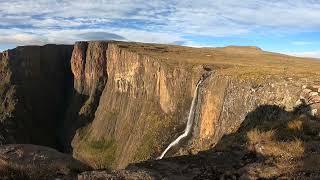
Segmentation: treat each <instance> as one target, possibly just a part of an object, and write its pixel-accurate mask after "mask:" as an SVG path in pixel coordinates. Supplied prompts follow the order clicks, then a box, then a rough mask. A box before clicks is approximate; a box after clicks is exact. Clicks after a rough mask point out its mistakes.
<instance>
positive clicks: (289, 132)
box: [128, 103, 320, 179]
mask: <svg viewBox="0 0 320 180" xmlns="http://www.w3.org/2000/svg"><path fill="white" fill-rule="evenodd" d="M310 111H311V107H310V106H309V105H307V104H306V103H302V104H301V105H300V106H298V107H296V108H295V109H293V110H292V111H286V110H285V109H284V108H283V107H279V106H276V105H262V106H259V107H257V108H256V109H255V110H253V111H252V112H249V113H248V114H247V116H246V118H245V120H244V121H243V123H242V124H241V127H240V128H239V129H238V131H237V132H236V133H232V134H228V135H225V136H223V137H222V138H221V140H220V141H219V143H218V144H217V145H216V146H215V147H214V148H212V149H210V150H208V151H203V152H200V153H199V154H197V155H186V156H180V157H171V158H167V159H163V160H160V161H149V162H145V163H141V164H134V165H130V166H128V168H129V169H130V168H134V167H144V168H147V169H152V171H153V172H157V173H158V175H159V174H160V175H159V177H161V178H162V177H169V176H172V175H175V174H180V175H181V176H183V177H185V176H188V177H192V176H193V177H194V179H219V178H220V179H221V178H223V179H238V178H240V177H242V178H245V179H259V178H267V179H268V178H275V177H283V178H287V177H293V176H294V177H297V178H312V179H313V178H319V177H320V173H319V172H320V168H319V167H320V148H319V145H318V144H319V142H320V137H319V132H320V119H319V118H317V117H314V116H311V115H310ZM154 170H156V171H154Z"/></svg>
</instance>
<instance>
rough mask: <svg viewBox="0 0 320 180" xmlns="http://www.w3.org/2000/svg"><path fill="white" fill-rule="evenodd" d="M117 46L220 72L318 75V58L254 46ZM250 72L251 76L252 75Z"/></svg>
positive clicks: (283, 75) (232, 73) (172, 62)
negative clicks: (286, 53) (211, 68)
mask: <svg viewBox="0 0 320 180" xmlns="http://www.w3.org/2000/svg"><path fill="white" fill-rule="evenodd" d="M118 44H119V46H120V47H121V48H125V49H126V50H129V51H133V52H137V53H139V54H142V55H147V56H149V57H152V58H154V59H156V60H158V61H162V62H164V63H168V64H171V65H174V64H180V65H181V64H184V65H185V66H190V67H191V66H195V65H202V64H206V65H210V66H212V67H214V69H216V70H220V71H221V73H223V74H227V75H237V76H239V75H240V76H242V77H243V78H249V77H261V78H265V77H264V76H265V75H275V74H278V75H281V76H282V77H288V76H290V77H296V76H297V77H306V76H308V77H310V78H311V77H318V76H319V75H320V72H319V71H318V70H319V69H320V61H319V60H316V59H311V58H298V57H293V56H287V55H283V54H278V53H271V52H265V51H262V50H260V49H258V48H256V47H240V46H229V47H225V48H191V47H183V46H175V45H162V44H144V43H123V42H118ZM252 75H253V76H252Z"/></svg>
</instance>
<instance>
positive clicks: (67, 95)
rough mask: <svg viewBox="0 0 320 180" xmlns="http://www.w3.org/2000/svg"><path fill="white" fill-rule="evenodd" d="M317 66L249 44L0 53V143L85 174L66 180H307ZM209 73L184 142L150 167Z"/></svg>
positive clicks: (315, 124)
mask: <svg viewBox="0 0 320 180" xmlns="http://www.w3.org/2000/svg"><path fill="white" fill-rule="evenodd" d="M319 69H320V61H319V60H316V59H306V58H297V57H291V56H286V55H281V54H276V53H270V52H265V51H263V50H261V49H259V48H256V47H237V46H229V47H226V48H190V47H182V46H173V45H160V44H143V43H127V42H117V41H95V42H77V43H76V44H75V45H74V46H69V45H46V46H24V47H17V48H16V49H12V50H8V51H5V52H3V53H1V54H0V80H1V81H0V100H1V107H0V143H1V144H3V146H2V147H3V148H4V149H8V147H6V146H5V144H25V145H23V148H26V149H27V151H28V152H29V151H35V152H43V150H42V151H41V148H43V147H42V146H49V147H51V148H55V149H57V150H59V151H61V152H64V153H68V154H70V155H71V154H72V156H73V157H74V158H75V159H77V160H74V161H75V162H76V163H79V164H81V166H82V167H84V166H85V165H84V164H87V165H89V166H91V168H93V169H96V171H88V170H90V169H89V168H88V167H87V169H84V168H82V169H81V170H77V171H76V172H77V173H78V175H75V174H71V175H69V174H68V173H64V174H63V175H62V177H65V178H78V179H119V178H120V179H121V178H122V179H163V178H168V179H219V178H227V179H228V178H231V179H239V178H243V179H256V178H275V177H284V178H285V177H289V178H290V177H293V176H295V177H301V178H311V179H312V178H316V177H319V173H317V172H319V171H318V170H319V169H317V168H314V167H315V166H313V167H311V166H310V164H314V163H318V164H319V163H320V148H319V147H318V146H317V145H316V144H317V143H319V130H320V129H319V128H320V126H319V122H320V121H319V113H320V109H319V103H320V96H319V91H320V78H319V77H320V76H319V75H320V73H319ZM208 71H210V72H211V75H210V76H209V77H208V78H207V79H206V80H205V81H204V82H203V83H202V85H201V87H199V90H198V96H197V100H196V102H197V103H196V104H195V107H194V112H193V116H194V119H193V121H194V123H193V126H192V130H191V133H189V134H188V137H187V138H185V139H183V140H182V141H181V142H180V143H179V145H178V146H175V147H174V148H172V149H170V151H169V152H168V153H167V154H166V157H167V158H165V159H163V160H155V159H156V158H157V157H158V156H160V154H161V153H162V152H163V151H164V149H165V148H166V147H167V146H168V145H169V144H170V143H171V142H172V141H173V140H175V139H176V138H177V137H178V136H179V135H181V134H182V133H183V131H184V129H185V126H186V123H187V119H188V113H189V110H190V105H191V101H192V99H193V92H194V91H195V88H196V84H197V82H198V81H199V79H200V78H201V76H202V75H203V74H205V73H207V72H208ZM26 144H36V145H42V146H34V145H26ZM12 146H14V145H12ZM17 146H18V145H17ZM18 147H19V148H20V146H18ZM284 147H290V148H289V149H287V150H283V149H285V148H284ZM14 148H16V147H14ZM37 149H39V150H37ZM281 150H282V151H281ZM21 151H22V150H21ZM19 152H20V151H19ZM45 152H47V151H45ZM50 152H51V151H50ZM0 153H1V156H0V157H2V156H3V157H6V152H4V151H2V152H0ZM14 154H15V155H16V156H20V155H19V153H14ZM39 154H41V153H39ZM49 154H50V153H49ZM10 156H12V154H11V155H10ZM39 156H40V155H39ZM48 156H49V155H48ZM61 156H63V157H64V156H68V155H61ZM54 157H55V159H56V160H58V159H59V158H58V155H57V156H54ZM64 158H65V157H64ZM68 158H71V156H68ZM317 158H318V159H317ZM5 159H8V158H5ZM9 159H10V158H9ZM11 159H14V161H21V159H19V158H11ZM11 159H10V161H11ZM62 159H63V158H62ZM71 159H72V158H71ZM56 160H50V161H53V162H55V161H56ZM60 160H61V159H60ZM78 160H79V161H81V162H82V163H81V162H79V161H78ZM35 162H39V163H42V162H41V161H40V160H39V159H35ZM62 162H63V161H62ZM15 163H16V162H15ZM83 163H84V164H83ZM66 166H67V167H70V166H69V165H66ZM78 166H79V165H77V167H78ZM9 169H12V168H9ZM121 169H122V170H121ZM85 170H86V171H87V172H83V171H85ZM4 172H11V171H7V170H6V171H4ZM12 172H16V170H14V171H12ZM56 172H60V170H59V171H57V170H55V171H50V172H48V174H50V173H51V175H52V174H53V175H52V176H51V175H50V176H48V177H53V176H55V175H56V177H59V176H61V174H59V173H58V174H57V173H56ZM68 172H69V171H68ZM81 172H82V173H81ZM4 174H5V173H4ZM22 175H26V176H28V177H31V178H34V176H33V175H28V173H27V174H26V173H24V172H23V173H22ZM7 177H8V179H10V176H7Z"/></svg>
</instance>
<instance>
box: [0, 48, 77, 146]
mask: <svg viewBox="0 0 320 180" xmlns="http://www.w3.org/2000/svg"><path fill="white" fill-rule="evenodd" d="M72 49H73V48H72V46H65V45H60V46H58V45H46V46H42V47H40V46H26V47H18V48H16V49H13V50H8V51H5V52H3V53H2V54H1V58H0V74H1V75H0V80H1V81H0V83H1V88H0V95H1V96H0V98H1V108H0V112H1V113H0V119H1V120H0V121H1V129H0V134H1V144H7V143H32V144H41V145H47V146H51V147H55V148H57V147H58V144H59V143H58V141H57V136H58V133H59V132H58V127H59V126H60V123H62V117H63V115H64V109H65V108H66V106H67V104H66V101H65V99H67V96H68V91H69V89H71V87H70V85H72V74H71V71H70V57H71V53H72Z"/></svg>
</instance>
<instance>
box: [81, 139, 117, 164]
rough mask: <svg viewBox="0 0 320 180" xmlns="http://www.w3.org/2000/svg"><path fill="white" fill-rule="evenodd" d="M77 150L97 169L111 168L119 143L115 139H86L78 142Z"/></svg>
mask: <svg viewBox="0 0 320 180" xmlns="http://www.w3.org/2000/svg"><path fill="white" fill-rule="evenodd" d="M77 150H78V151H77V154H79V155H80V157H81V158H82V159H85V161H87V162H88V163H89V164H90V165H92V166H93V167H94V168H95V169H111V167H112V163H113V162H114V160H115V153H116V150H117V145H116V141H115V140H114V139H101V140H88V139H85V140H83V141H81V142H80V143H79V144H78V147H77Z"/></svg>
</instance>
